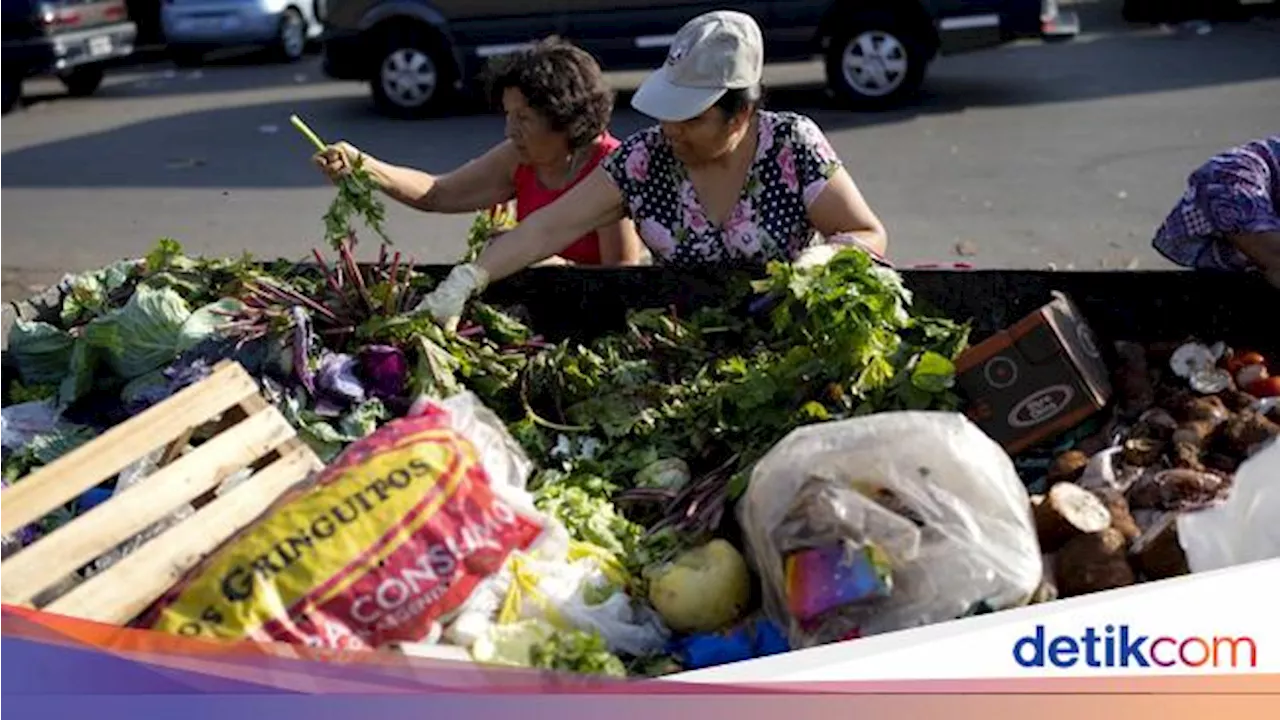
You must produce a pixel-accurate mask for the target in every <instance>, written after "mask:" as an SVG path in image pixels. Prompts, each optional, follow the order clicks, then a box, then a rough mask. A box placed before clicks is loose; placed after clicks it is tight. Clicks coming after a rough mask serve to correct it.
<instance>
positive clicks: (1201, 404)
mask: <svg viewBox="0 0 1280 720" xmlns="http://www.w3.org/2000/svg"><path fill="white" fill-rule="evenodd" d="M1171 410H1172V413H1173V416H1174V418H1175V419H1177V420H1178V421H1180V422H1181V423H1183V424H1186V423H1193V422H1206V423H1209V424H1210V426H1215V425H1217V424H1218V423H1221V422H1225V421H1226V419H1227V418H1228V417H1230V416H1231V411H1230V410H1228V409H1227V406H1226V405H1225V404H1224V403H1223V402H1222V399H1221V398H1219V397H1218V396H1217V395H1208V396H1195V397H1191V398H1189V399H1187V400H1184V401H1183V402H1181V403H1180V404H1179V405H1178V406H1177V407H1175V408H1171Z"/></svg>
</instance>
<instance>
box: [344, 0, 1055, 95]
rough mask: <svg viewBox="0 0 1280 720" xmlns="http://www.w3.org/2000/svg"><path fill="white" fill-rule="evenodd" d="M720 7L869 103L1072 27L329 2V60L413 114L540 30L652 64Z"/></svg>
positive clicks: (925, 8) (975, 4)
mask: <svg viewBox="0 0 1280 720" xmlns="http://www.w3.org/2000/svg"><path fill="white" fill-rule="evenodd" d="M714 9H734V10H741V11H743V12H747V13H749V14H751V15H753V16H754V17H755V18H756V19H757V20H758V21H759V22H760V26H761V28H763V30H764V34H765V49H766V53H767V56H766V60H768V61H788V60H808V59H811V58H813V57H814V56H815V55H817V56H821V57H823V58H825V61H826V66H827V78H828V82H829V84H830V87H831V88H832V89H833V90H834V91H835V92H836V94H837V95H839V96H840V97H841V98H843V99H844V100H846V101H848V102H849V103H850V104H851V105H854V106H857V107H862V108H868V109H871V108H883V107H888V106H892V105H896V104H898V103H900V102H901V101H903V100H904V99H905V98H907V97H908V96H910V95H911V94H912V93H913V92H914V91H915V90H916V89H917V88H918V87H919V85H920V83H921V81H922V80H923V78H924V74H925V69H926V68H927V66H928V65H929V63H930V62H931V61H932V60H933V59H934V57H936V56H937V55H939V54H950V53H955V52H963V51H968V50H976V49H978V48H983V47H991V46H994V45H999V44H1002V43H1005V42H1009V41H1012V40H1015V39H1020V38H1047V39H1058V38H1065V39H1069V38H1071V37H1073V36H1075V35H1076V34H1077V33H1078V31H1079V28H1078V21H1077V18H1076V16H1075V15H1074V14H1071V13H1066V12H1059V10H1058V5H1057V0H745V1H743V0H738V1H736V2H735V1H732V0H730V1H727V2H712V1H709V0H661V1H660V2H646V1H645V0H541V1H540V2H532V1H531V0H329V1H328V3H327V7H326V8H325V10H324V13H323V15H322V18H321V19H322V20H323V21H324V24H325V33H324V36H323V41H322V42H323V47H324V51H323V52H324V68H325V72H326V73H327V74H328V75H329V76H330V77H333V78H336V79H342V80H361V81H365V82H368V83H370V87H371V89H372V93H373V99H374V102H375V104H376V105H377V106H378V107H379V108H380V109H382V110H383V111H385V112H387V113H390V114H394V115H400V116H420V115H425V114H429V113H432V112H435V111H436V110H439V109H440V108H441V107H443V106H444V105H446V104H447V102H448V100H449V98H450V97H451V95H452V94H453V93H454V91H458V90H467V89H469V88H471V87H472V86H473V85H474V81H475V80H476V77H477V74H478V71H480V70H481V69H482V68H483V66H484V63H485V61H486V60H487V59H488V58H489V57H491V56H493V55H498V54H501V53H505V52H510V51H511V50H514V49H518V48H520V47H523V46H525V45H527V44H528V43H529V42H531V41H532V40H535V39H538V38H541V37H545V36H547V35H552V34H557V35H560V36H562V37H565V38H567V39H569V40H572V41H573V42H575V43H577V44H579V45H581V46H582V47H583V48H585V49H586V50H588V51H590V52H591V53H592V54H594V55H595V56H596V57H597V58H598V59H599V60H600V62H601V63H602V65H603V66H604V67H605V68H607V69H609V70H625V69H641V68H651V67H657V66H658V65H660V64H661V63H662V61H663V59H664V57H665V55H666V48H667V46H668V45H670V42H671V37H672V36H673V35H674V34H675V32H676V30H678V29H679V28H680V26H681V25H683V24H684V23H685V22H687V21H688V20H690V19H692V18H693V17H695V16H697V15H699V14H701V13H704V12H707V11H709V10H714Z"/></svg>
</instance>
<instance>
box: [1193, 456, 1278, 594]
mask: <svg viewBox="0 0 1280 720" xmlns="http://www.w3.org/2000/svg"><path fill="white" fill-rule="evenodd" d="M1278 479H1280V442H1272V443H1271V445H1270V446H1268V447H1267V448H1265V449H1263V450H1261V451H1259V452H1258V453H1257V454H1255V455H1254V456H1253V457H1251V458H1249V459H1248V460H1246V461H1245V462H1244V464H1243V465H1241V466H1240V467H1239V469H1237V470H1236V474H1235V481H1234V483H1233V484H1232V488H1231V495H1230V496H1228V498H1227V500H1226V502H1224V503H1222V504H1221V505H1216V506H1213V507H1209V508H1205V509H1203V510H1198V511H1195V512H1188V513H1182V514H1181V515H1179V516H1178V542H1179V544H1181V545H1182V550H1183V552H1184V553H1185V554H1186V556H1187V565H1188V567H1189V568H1190V569H1191V572H1206V571H1209V570H1218V569H1221V568H1225V567H1231V566H1233V565H1240V564H1242V563H1248V562H1258V561H1260V560H1269V559H1272V558H1276V557H1280V482H1277V480H1278Z"/></svg>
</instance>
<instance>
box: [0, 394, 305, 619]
mask: <svg viewBox="0 0 1280 720" xmlns="http://www.w3.org/2000/svg"><path fill="white" fill-rule="evenodd" d="M292 437H295V435H294V430H293V426H291V425H290V424H289V422H288V421H287V420H285V418H284V416H283V415H281V414H280V412H279V411H278V410H276V409H275V408H274V407H267V408H264V409H263V410H262V411H261V412H259V413H256V414H254V415H253V416H251V417H249V418H248V419H246V420H245V421H244V422H241V423H239V424H238V425H236V426H235V427H233V428H231V429H230V430H228V431H226V432H224V433H222V434H220V435H218V436H216V437H214V438H212V439H210V440H209V441H208V442H206V443H204V444H202V445H201V446H200V447H198V448H196V449H195V450H193V451H192V452H190V453H187V454H186V455H184V456H182V457H181V458H179V459H178V460H176V461H174V463H173V464H172V465H169V466H168V467H164V468H160V469H158V470H156V471H155V472H154V473H152V474H151V475H149V476H148V477H146V478H144V479H143V480H142V481H140V482H139V483H138V484H137V485H135V486H134V487H131V488H129V489H128V490H125V491H124V492H122V493H120V494H119V495H116V496H114V497H112V498H110V499H109V500H107V501H106V502H104V503H102V504H101V505H99V506H97V507H95V508H93V509H92V510H90V511H89V512H87V513H85V514H84V515H81V516H80V517H78V518H76V519H75V520H74V521H73V522H72V523H70V524H68V525H66V526H64V527H62V528H59V529H58V531H56V532H54V533H52V534H50V535H48V536H46V537H43V538H41V539H40V540H38V541H36V542H35V543H34V544H32V545H30V546H29V547H26V548H24V549H23V550H22V551H21V552H19V553H18V554H17V555H15V556H13V557H11V558H10V559H8V560H6V561H5V562H4V564H3V568H4V575H5V578H4V580H5V582H4V584H3V586H2V587H0V594H2V595H3V598H4V601H5V602H25V601H28V600H30V599H31V598H32V597H33V596H34V595H36V594H37V593H39V592H40V591H42V590H44V589H45V588H47V587H49V586H50V585H52V584H53V583H55V582H57V581H58V580H60V579H61V578H63V577H65V576H66V575H67V574H68V573H70V572H72V571H74V570H76V569H77V568H79V567H81V566H82V565H84V564H85V563H87V562H89V561H90V560H93V559H94V558H96V557H98V556H100V555H101V554H102V553H103V552H106V551H107V550H110V549H112V548H114V547H115V546H116V545H118V544H119V543H121V542H124V541H125V540H128V539H129V538H130V537H133V536H134V535H136V534H137V533H139V532H140V531H142V530H143V529H145V528H146V527H148V526H149V525H151V524H152V523H154V522H156V521H158V520H160V519H162V518H164V517H165V516H167V515H169V514H170V513H171V512H173V510H174V509H175V508H177V507H178V506H179V505H181V504H183V503H187V502H190V501H191V500H193V499H194V498H197V497H199V496H200V494H201V493H204V492H205V491H207V490H209V489H210V488H212V487H214V486H216V485H217V483H218V482H220V481H221V480H222V479H223V478H225V477H227V476H228V475H230V474H231V473H233V472H235V471H237V470H239V469H240V468H243V467H245V466H246V465H249V464H251V463H252V462H253V461H254V460H257V459H258V458H260V457H262V455H263V454H264V453H267V452H270V451H271V450H273V449H274V448H276V447H278V446H279V445H280V444H282V443H284V442H286V441H287V440H289V439H290V438H292ZM108 450H109V449H107V448H104V450H103V452H106V451H108ZM27 482H31V480H28V481H27ZM5 511H6V512H7V511H8V508H7V507H6V508H5Z"/></svg>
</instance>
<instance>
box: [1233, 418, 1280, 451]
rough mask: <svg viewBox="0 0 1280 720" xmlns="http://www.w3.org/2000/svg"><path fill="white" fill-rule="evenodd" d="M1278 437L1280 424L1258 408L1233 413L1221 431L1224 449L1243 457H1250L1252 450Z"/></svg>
mask: <svg viewBox="0 0 1280 720" xmlns="http://www.w3.org/2000/svg"><path fill="white" fill-rule="evenodd" d="M1276 437H1280V425H1278V424H1276V423H1274V422H1271V421H1270V420H1268V419H1267V418H1266V417H1265V416H1264V415H1263V414H1262V413H1259V412H1258V411H1256V410H1245V411H1244V412H1241V413H1237V414H1235V415H1232V416H1231V418H1230V419H1229V420H1227V422H1226V423H1225V424H1224V425H1223V428H1222V432H1221V433H1220V439H1221V445H1222V447H1223V450H1225V451H1226V452H1227V453H1230V454H1232V455H1235V456H1237V457H1241V458H1245V457H1248V456H1249V452H1250V450H1252V449H1254V448H1255V447H1256V446H1258V445H1260V444H1261V443H1265V442H1267V441H1269V440H1272V439H1274V438H1276Z"/></svg>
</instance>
